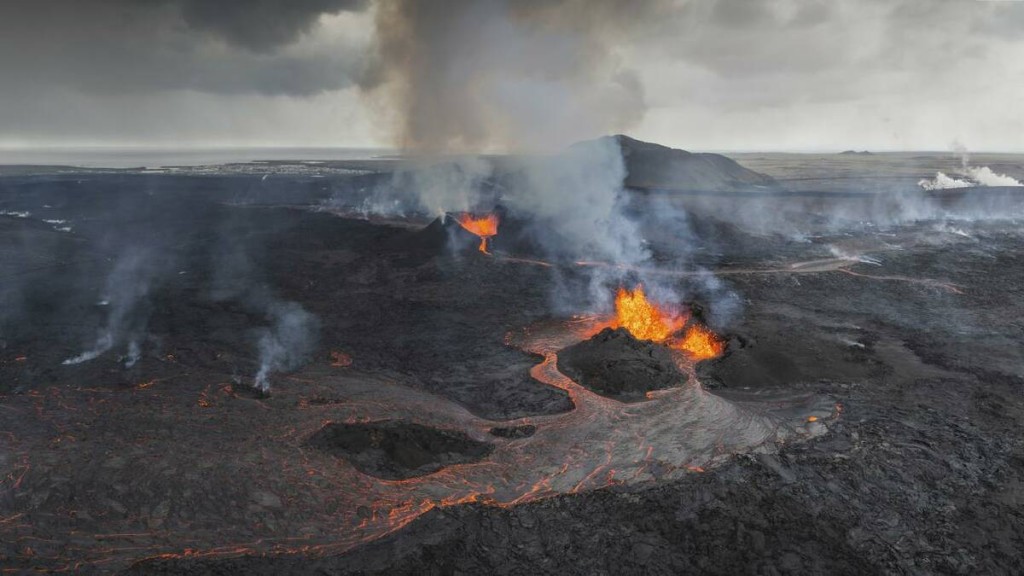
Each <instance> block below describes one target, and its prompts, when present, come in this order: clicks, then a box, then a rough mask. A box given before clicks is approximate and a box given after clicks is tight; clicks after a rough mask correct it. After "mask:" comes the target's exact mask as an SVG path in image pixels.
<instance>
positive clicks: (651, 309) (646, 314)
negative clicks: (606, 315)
mask: <svg viewBox="0 0 1024 576" xmlns="http://www.w3.org/2000/svg"><path fill="white" fill-rule="evenodd" d="M688 320H689V316H688V315H686V314H680V313H679V312H676V311H674V310H672V309H669V308H664V307H661V306H658V305H657V304H654V303H653V302H651V301H649V300H648V299H647V295H646V294H644V287H643V286H637V287H636V289H634V290H627V289H625V288H619V292H618V294H616V295H615V320H614V321H613V322H612V325H613V326H614V327H622V328H625V329H626V330H629V333H630V334H632V335H633V336H634V337H635V338H638V339H640V340H651V341H653V342H658V343H663V344H666V345H667V346H669V347H670V348H673V349H675V350H680V351H682V352H684V353H686V355H687V356H689V357H690V358H691V359H693V360H694V361H698V362H699V361H701V360H709V359H711V358H717V357H718V356H721V355H722V352H724V351H725V341H724V340H722V339H721V338H720V337H719V336H718V335H717V334H715V333H714V332H712V331H711V330H709V329H708V328H707V327H705V326H703V325H701V324H697V323H693V324H691V325H690V327H689V328H688V329H687V330H686V333H685V334H683V336H682V337H681V338H678V337H676V338H674V337H673V335H675V334H676V333H678V332H679V331H680V330H682V329H683V327H684V326H686V324H687V321H688Z"/></svg>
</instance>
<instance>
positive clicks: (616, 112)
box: [373, 0, 661, 152]
mask: <svg viewBox="0 0 1024 576" xmlns="http://www.w3.org/2000/svg"><path fill="white" fill-rule="evenodd" d="M660 7H661V3H660V2H644V3H640V4H633V3H630V4H626V3H621V2H613V1H610V0H609V1H599V2H582V1H579V0H560V1H556V2H541V1H537V0H530V1H526V2H511V1H508V0H482V1H477V0H447V1H426V2H422V1H415V0H381V1H380V2H379V3H378V6H377V9H378V12H377V35H378V50H379V61H378V65H379V66H380V76H381V79H382V81H383V84H382V86H381V87H380V88H379V89H378V90H376V91H374V92H373V97H374V98H376V99H378V100H377V101H378V102H380V99H383V100H384V101H385V102H387V106H386V110H387V111H388V114H390V115H392V119H393V124H394V126H393V128H394V136H395V142H396V144H397V145H399V146H400V147H402V148H406V149H415V150H426V151H433V152H438V151H444V152H447V151H452V150H462V151H472V152H478V151H480V150H481V149H488V148H491V149H509V148H516V149H523V148H525V149H533V150H537V149H543V150H554V149H558V148H560V147H561V146H564V145H566V144H568V143H571V142H573V141H576V140H580V139H583V138H586V137H592V136H594V135H600V134H605V133H607V132H609V131H618V130H621V129H624V128H628V127H629V126H631V125H633V124H635V123H636V122H637V121H639V119H640V118H641V117H642V116H643V113H644V110H645V104H644V95H643V89H642V86H641V85H640V82H639V81H638V79H637V76H636V73H635V72H634V71H633V70H631V69H629V68H627V67H625V66H624V65H623V64H622V62H621V59H619V58H618V57H617V55H616V53H615V51H614V48H615V46H617V43H618V42H620V41H621V40H622V39H623V37H624V35H626V34H629V33H631V32H632V31H634V30H635V29H637V27H639V26H640V25H642V24H643V23H644V22H647V18H648V17H649V16H651V15H653V14H654V13H655V12H656V11H657V10H658V9H659V8H660Z"/></svg>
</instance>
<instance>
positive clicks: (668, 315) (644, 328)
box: [615, 285, 686, 342]
mask: <svg viewBox="0 0 1024 576" xmlns="http://www.w3.org/2000/svg"><path fill="white" fill-rule="evenodd" d="M684 325H686V318H685V317H683V316H680V315H679V314H678V313H674V312H672V311H671V310H667V309H664V308H661V307H659V306H657V305H656V304H652V303H651V302H650V301H649V300H648V299H647V295H646V294H644V287H643V286H642V285H641V286H637V287H636V289H634V290H627V289H625V288H619V292H618V294H616V295H615V326H616V327H622V328H625V329H626V330H629V333H630V334H632V335H633V336H634V337H636V338H639V339H640V340H653V341H654V342H663V341H665V340H667V339H668V337H669V336H671V335H672V334H673V333H675V332H678V331H679V330H680V329H682V327H683V326H684Z"/></svg>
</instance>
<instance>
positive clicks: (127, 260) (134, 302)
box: [63, 247, 161, 368]
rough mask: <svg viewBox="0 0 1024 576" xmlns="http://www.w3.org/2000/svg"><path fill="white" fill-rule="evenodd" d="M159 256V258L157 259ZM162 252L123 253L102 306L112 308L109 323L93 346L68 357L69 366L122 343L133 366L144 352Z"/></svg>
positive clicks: (134, 250)
mask: <svg viewBox="0 0 1024 576" xmlns="http://www.w3.org/2000/svg"><path fill="white" fill-rule="evenodd" d="M155 256H156V258H154V257H155ZM159 257H160V256H159V255H154V254H152V253H151V252H150V251H149V250H148V249H146V248H134V247H132V248H128V249H127V250H126V251H125V252H124V253H122V254H121V255H120V256H119V257H118V260H117V262H116V264H115V265H114V268H113V270H111V272H110V275H109V276H108V277H107V282H106V288H105V290H104V296H103V300H102V301H101V305H103V306H104V307H105V308H107V309H108V312H107V321H106V325H105V326H104V327H103V328H102V329H101V330H100V332H99V334H98V335H97V337H96V342H95V344H93V346H92V348H90V349H89V350H86V351H85V352H82V353H81V354H79V355H78V356H75V357H73V358H68V359H67V360H65V361H64V362H63V363H64V364H65V365H72V364H80V363H82V362H87V361H89V360H94V359H96V358H98V357H99V356H101V355H103V354H104V353H106V352H107V351H109V350H111V349H112V348H114V347H115V346H118V345H122V344H124V345H126V346H127V348H126V354H125V356H124V358H123V360H124V362H125V367H127V368H131V367H132V366H134V365H135V363H136V362H138V360H139V357H140V356H141V354H142V348H141V340H142V339H143V338H145V335H146V325H147V324H148V320H149V310H148V307H149V300H148V297H149V292H150V288H151V287H152V285H153V283H154V281H155V280H156V279H157V277H158V276H159V273H160V271H161V268H160V266H159V265H158V264H157V262H158V261H159Z"/></svg>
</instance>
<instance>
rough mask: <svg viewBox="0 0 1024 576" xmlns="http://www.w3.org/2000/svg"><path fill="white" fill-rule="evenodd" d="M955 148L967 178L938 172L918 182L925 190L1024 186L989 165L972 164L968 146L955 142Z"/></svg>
mask: <svg viewBox="0 0 1024 576" xmlns="http://www.w3.org/2000/svg"><path fill="white" fill-rule="evenodd" d="M953 149H954V150H955V151H956V152H959V153H960V167H961V169H962V170H963V172H964V176H965V178H955V177H952V176H949V175H947V174H946V173H944V172H936V173H935V178H934V179H931V180H929V179H927V178H925V179H922V180H921V181H920V182H918V183H917V185H918V186H920V187H921V188H924V189H925V190H951V189H955V188H973V187H975V186H1024V184H1022V183H1021V182H1020V180H1017V179H1016V178H1014V177H1012V176H1007V175H1006V174H998V173H996V172H994V171H993V170H992V169H991V168H989V167H988V166H971V165H970V157H969V156H968V154H967V148H966V147H965V146H964V145H963V144H960V143H955V144H954V145H953Z"/></svg>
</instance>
